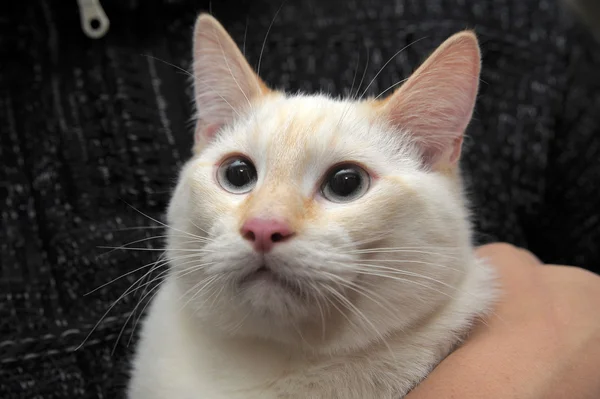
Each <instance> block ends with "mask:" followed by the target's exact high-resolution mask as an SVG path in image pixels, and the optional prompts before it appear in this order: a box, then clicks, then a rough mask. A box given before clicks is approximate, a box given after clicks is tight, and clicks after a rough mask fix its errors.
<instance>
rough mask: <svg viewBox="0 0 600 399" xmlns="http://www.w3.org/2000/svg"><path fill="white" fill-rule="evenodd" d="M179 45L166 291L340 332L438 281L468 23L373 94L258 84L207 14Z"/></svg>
mask: <svg viewBox="0 0 600 399" xmlns="http://www.w3.org/2000/svg"><path fill="white" fill-rule="evenodd" d="M194 60H195V63H194V78H195V82H194V86H195V96H196V107H197V126H196V131H195V147H194V156H193V158H192V159H191V160H190V161H189V162H188V163H187V165H186V166H185V167H184V169H183V171H182V173H181V176H180V180H179V183H178V186H177V188H176V190H175V193H174V196H173V199H172V201H171V204H170V207H169V212H168V222H169V224H170V226H171V229H170V231H169V244H168V245H169V256H170V258H171V267H172V278H173V279H174V280H175V281H177V284H178V286H179V287H181V289H182V301H183V302H185V303H186V304H187V306H189V307H190V309H192V310H193V311H194V312H195V313H196V314H197V315H198V316H199V317H200V318H201V319H202V320H203V322H205V323H210V324H211V325H213V326H215V327H216V328H221V329H222V330H223V331H225V332H228V333H232V334H246V335H256V336H261V337H266V338H273V339H279V340H282V341H298V342H300V341H301V342H305V343H306V342H308V343H310V345H315V346H318V345H326V344H327V343H332V342H336V343H337V344H339V345H344V344H341V342H346V344H352V342H354V341H353V339H355V337H356V336H360V337H364V338H365V339H375V338H378V337H379V336H381V335H385V333H386V332H387V331H389V329H391V328H395V329H397V328H404V327H408V326H409V325H411V323H414V322H415V321H417V320H419V319H420V318H423V317H426V316H428V315H429V314H431V312H433V311H435V310H436V309H437V308H438V307H439V306H441V305H442V304H443V303H445V302H446V301H447V300H448V298H449V297H452V296H453V294H454V292H455V291H453V289H455V288H453V287H456V285H457V284H458V283H459V281H460V280H461V279H462V278H463V277H464V275H465V273H468V271H469V270H468V268H469V267H470V266H469V265H470V264H471V263H472V262H471V256H472V255H471V249H472V248H471V241H470V240H471V237H470V230H469V224H468V221H467V215H466V210H465V205H464V201H463V196H462V187H461V182H460V179H459V174H458V171H457V168H458V166H457V163H458V159H459V156H460V150H461V144H462V138H463V134H464V130H465V128H466V126H467V124H468V123H469V120H470V118H471V114H472V112H473V106H474V102H475V97H476V93H477V87H478V79H479V69H480V55H479V48H478V44H477V39H476V37H475V35H474V34H473V33H471V32H462V33H459V34H456V35H454V36H452V37H451V38H450V39H448V40H447V41H446V42H445V43H443V44H442V45H441V46H440V47H439V48H438V49H437V50H436V51H435V52H434V53H433V54H432V55H431V56H430V57H429V58H428V60H427V61H426V62H425V63H424V64H423V65H422V66H421V67H420V68H419V69H418V70H417V71H416V72H415V73H414V74H413V75H412V76H411V77H410V78H409V79H408V80H407V81H406V82H405V83H404V84H403V85H402V86H401V87H400V88H398V89H397V90H396V91H395V92H394V93H393V94H392V95H391V96H390V97H388V98H387V99H383V100H373V99H365V100H360V99H354V98H350V99H332V98H330V97H327V96H324V95H310V96H309V95H289V94H285V93H282V92H278V91H273V90H271V89H269V88H268V87H267V85H266V84H265V83H263V82H262V81H261V80H260V78H259V77H258V76H257V75H256V74H255V73H254V72H253V70H252V68H251V67H250V66H249V65H248V63H247V61H246V60H245V58H244V57H243V55H242V54H241V52H240V50H239V49H238V47H237V46H236V45H235V43H234V41H233V40H232V39H231V38H230V37H229V35H228V34H227V33H226V32H225V30H224V29H223V28H222V27H221V25H220V24H219V23H218V22H217V21H216V20H215V19H213V18H212V17H210V16H208V15H202V16H200V17H199V19H198V22H197V24H196V28H195V38H194ZM332 345H333V344H332Z"/></svg>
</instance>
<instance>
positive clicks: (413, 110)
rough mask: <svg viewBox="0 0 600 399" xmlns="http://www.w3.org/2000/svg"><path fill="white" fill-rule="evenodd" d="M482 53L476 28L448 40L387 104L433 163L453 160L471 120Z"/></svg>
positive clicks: (393, 119) (386, 112)
mask: <svg viewBox="0 0 600 399" xmlns="http://www.w3.org/2000/svg"><path fill="white" fill-rule="evenodd" d="M480 63H481V58H480V53H479V45H478V43H477V38H476V36H475V34H474V33H473V32H468V31H466V32H461V33H457V34H455V35H454V36H452V37H450V38H449V39H448V40H446V41H445V42H444V43H443V44H442V45H441V46H440V47H438V48H437V50H436V51H435V52H434V53H433V54H432V55H431V56H430V57H429V58H428V59H427V60H426V61H425V62H424V63H423V64H422V65H421V66H420V67H419V69H417V70H416V71H415V72H414V73H413V74H412V76H411V77H410V78H409V79H408V80H407V81H406V82H405V83H404V84H403V85H402V86H401V87H400V88H398V89H397V90H396V91H395V92H394V94H393V95H392V96H390V97H389V99H387V100H385V104H384V106H383V117H384V118H385V119H387V120H388V122H390V123H391V124H392V125H394V126H396V127H397V128H399V129H401V130H402V131H406V132H407V133H408V134H409V135H410V136H411V137H412V138H413V139H414V140H415V142H416V144H417V145H418V146H419V148H420V149H421V151H422V155H423V161H424V162H425V163H426V164H427V165H429V166H432V167H436V166H441V165H446V166H450V165H454V164H456V163H457V161H458V159H459V157H460V151H461V146H462V141H463V135H464V131H465V129H466V127H467V125H468V124H469V121H470V120H471V116H472V114H473V108H474V106H475V99H476V96H477V88H478V84H479V71H480Z"/></svg>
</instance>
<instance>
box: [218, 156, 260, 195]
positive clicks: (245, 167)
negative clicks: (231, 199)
mask: <svg viewBox="0 0 600 399" xmlns="http://www.w3.org/2000/svg"><path fill="white" fill-rule="evenodd" d="M256 179H257V174H256V168H255V167H254V165H253V164H252V162H250V160H248V159H246V158H243V157H233V158H229V159H227V160H226V161H225V162H223V163H222V164H221V166H219V170H218V171H217V180H218V181H219V184H220V185H221V187H223V189H225V190H226V191H229V192H230V193H233V194H244V193H247V192H249V191H251V190H252V189H253V188H254V186H255V185H256Z"/></svg>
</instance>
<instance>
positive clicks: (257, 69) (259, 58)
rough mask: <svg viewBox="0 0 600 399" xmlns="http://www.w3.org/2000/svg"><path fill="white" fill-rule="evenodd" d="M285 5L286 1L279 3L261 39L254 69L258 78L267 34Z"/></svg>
mask: <svg viewBox="0 0 600 399" xmlns="http://www.w3.org/2000/svg"><path fill="white" fill-rule="evenodd" d="M285 3H287V0H283V1H282V2H281V5H280V6H279V8H278V9H277V12H275V15H274V16H273V19H272V20H271V24H270V25H269V28H268V29H267V33H266V34H265V38H264V39H263V43H262V47H261V48H260V55H259V56H258V66H257V67H256V74H257V75H258V76H260V64H261V62H262V57H263V53H264V51H265V46H266V44H267V38H268V37H269V33H271V28H273V24H274V23H275V20H276V19H277V16H278V15H279V12H280V11H281V9H282V8H283V6H284V5H285Z"/></svg>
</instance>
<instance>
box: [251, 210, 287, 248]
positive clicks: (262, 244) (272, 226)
mask: <svg viewBox="0 0 600 399" xmlns="http://www.w3.org/2000/svg"><path fill="white" fill-rule="evenodd" d="M241 234H242V237H244V238H245V239H246V240H248V241H250V242H251V243H252V245H253V246H254V249H256V250H257V251H258V252H269V251H270V250H271V248H273V245H275V244H276V243H278V242H282V241H285V240H287V239H288V238H290V237H291V236H293V235H294V232H293V231H292V230H291V228H290V226H289V225H288V224H287V223H285V222H283V221H280V220H273V219H258V218H252V219H249V220H247V221H246V222H245V223H244V225H243V226H242V230H241Z"/></svg>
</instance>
